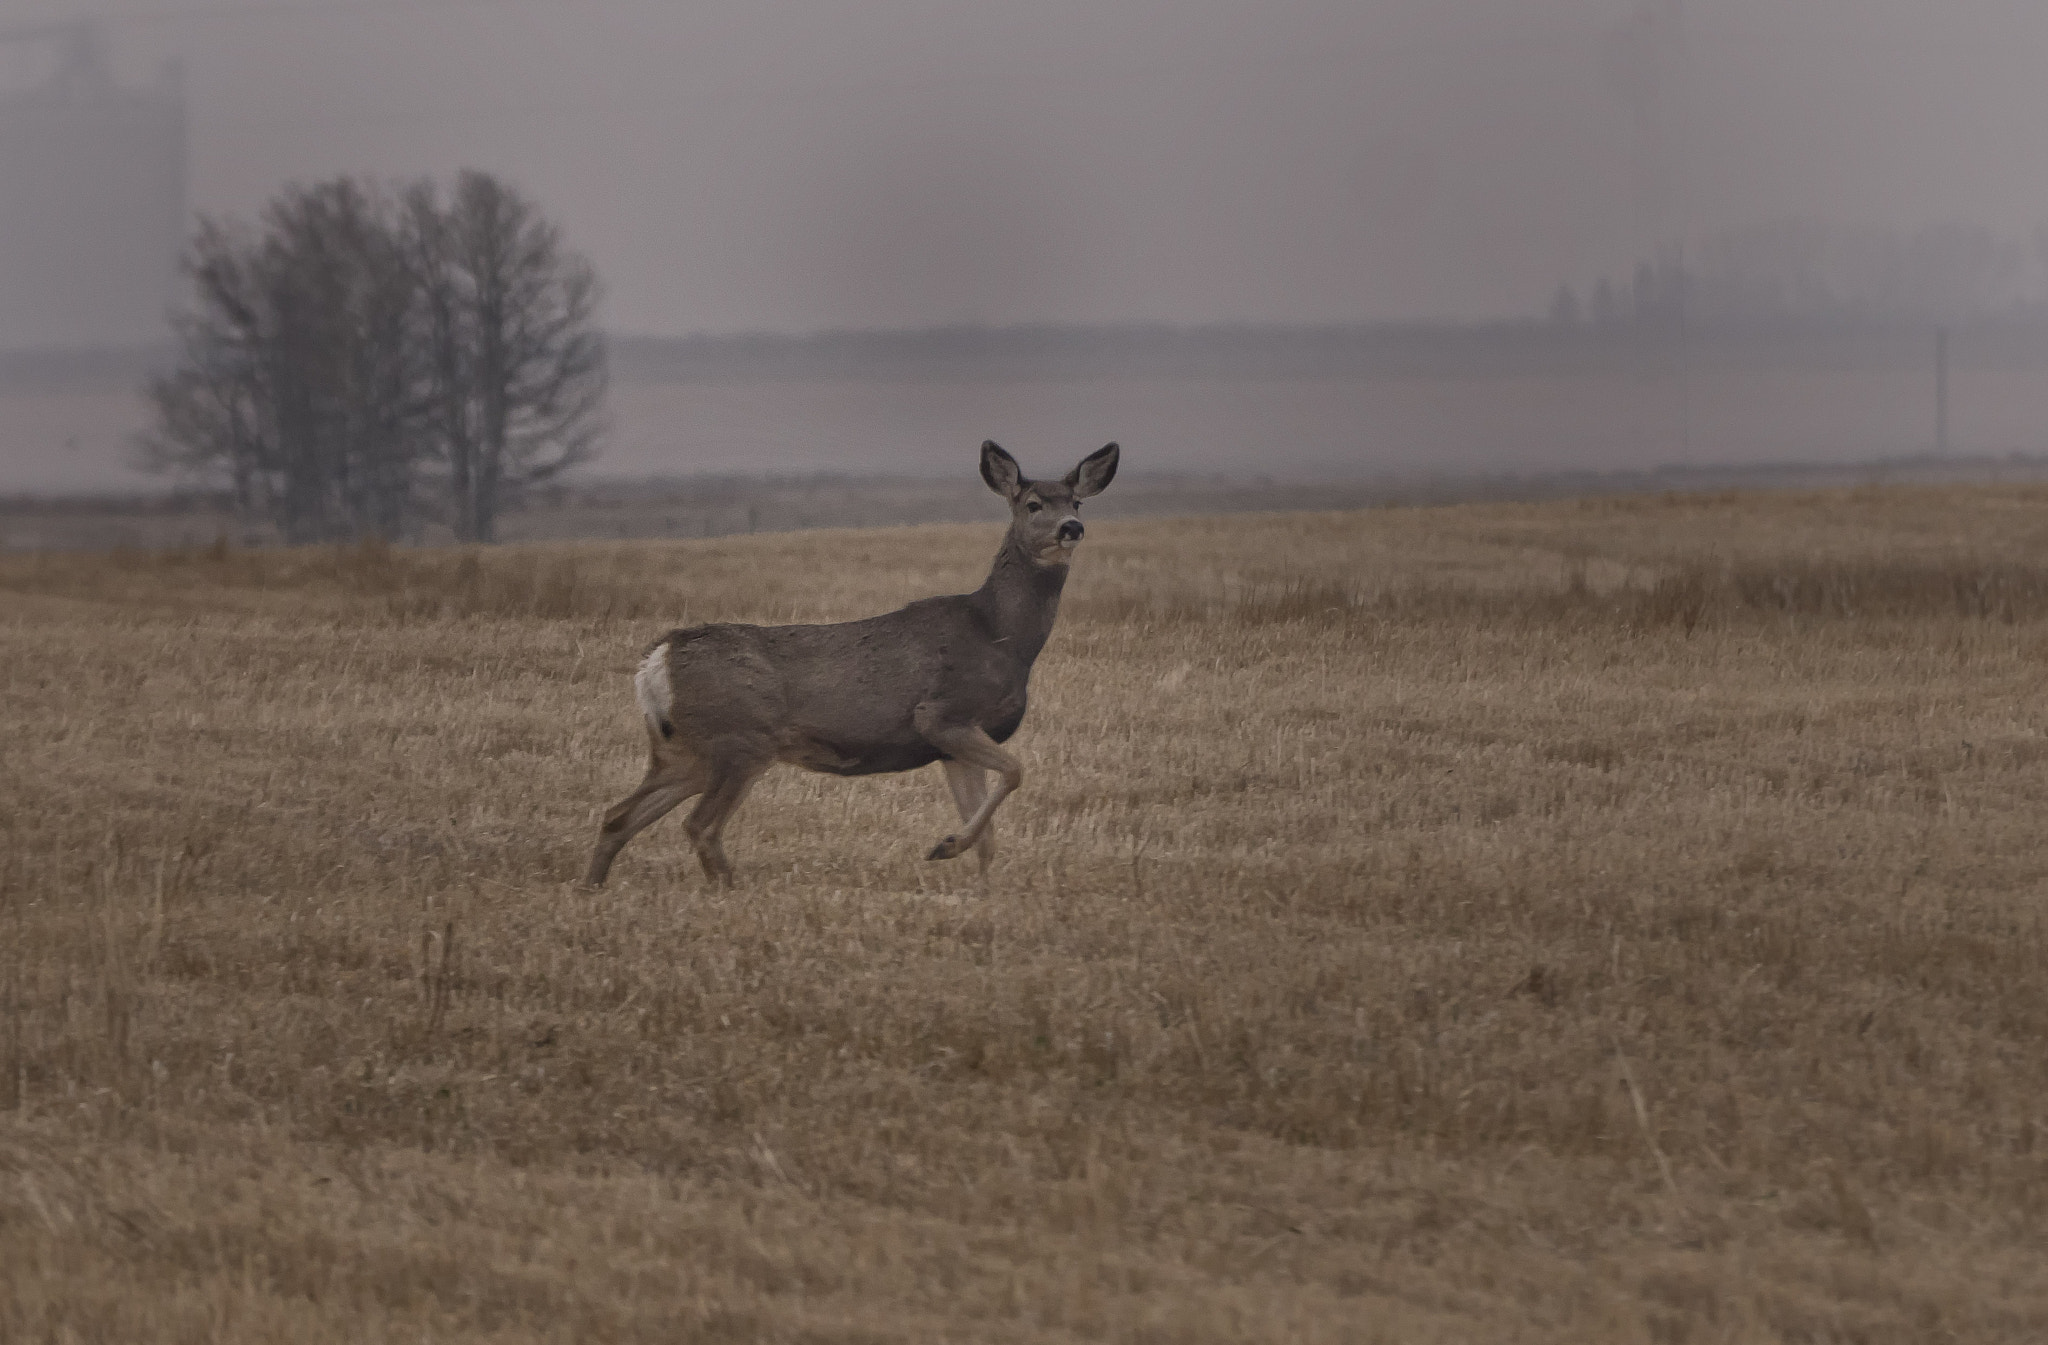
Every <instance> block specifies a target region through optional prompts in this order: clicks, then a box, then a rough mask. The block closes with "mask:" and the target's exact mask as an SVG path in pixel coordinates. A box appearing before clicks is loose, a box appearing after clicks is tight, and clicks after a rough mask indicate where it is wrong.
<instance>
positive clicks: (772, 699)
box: [585, 441, 1117, 887]
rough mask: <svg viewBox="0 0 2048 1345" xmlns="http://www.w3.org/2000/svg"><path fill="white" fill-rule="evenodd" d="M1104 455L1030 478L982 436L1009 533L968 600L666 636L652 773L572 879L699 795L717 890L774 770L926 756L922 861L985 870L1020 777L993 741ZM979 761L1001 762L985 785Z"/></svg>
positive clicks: (1048, 610) (852, 770) (864, 767)
mask: <svg viewBox="0 0 2048 1345" xmlns="http://www.w3.org/2000/svg"><path fill="white" fill-rule="evenodd" d="M1116 464H1117V446H1116V445H1115V444H1110V445H1108V446H1106V447H1104V448H1102V449H1099V450H1097V451H1096V452H1094V453H1091V454H1089V455H1088V456H1087V457H1085V458H1083V459H1082V460H1081V463H1080V465H1079V466H1077V467H1075V468H1074V470H1073V471H1071V472H1068V473H1067V474H1066V475H1065V476H1064V477H1062V478H1061V479H1059V480H1058V481H1028V480H1026V479H1025V478H1024V474H1023V473H1022V472H1021V471H1019V470H1018V467H1017V460H1016V459H1015V458H1012V457H1011V456H1010V455H1009V454H1008V453H1005V452H1004V451H1003V450H1002V449H1001V448H999V447H997V446H996V444H995V443H994V442H993V441H991V442H989V443H985V444H983V445H982V446H981V479H982V480H984V481H986V482H987V483H988V485H989V489H991V490H993V491H995V492H996V493H997V494H999V495H1001V496H1002V497H1003V498H1004V499H1005V500H1007V501H1009V505H1010V530H1009V532H1008V533H1007V534H1006V535H1005V536H1004V538H1003V545H1002V547H1001V549H1000V550H998V551H997V552H996V559H995V564H994V565H992V566H991V567H990V568H989V573H988V578H987V579H986V580H985V581H984V582H983V583H982V586H981V587H980V588H978V589H976V590H975V591H974V592H972V593H962V594H958V595H955V596H951V597H944V598H923V599H920V600H918V601H917V602H914V603H911V604H910V605H909V606H908V607H904V608H900V609H899V610H897V611H894V612H890V613H888V614H887V615H885V616H874V617H869V618H867V619H866V620H864V621H845V622H840V623H838V624H836V625H830V626H742V625H731V624H719V625H711V626H692V627H690V628H689V629H687V630H673V631H670V632H669V633H668V634H667V635H664V636H663V637H662V638H661V639H660V640H659V641H657V642H656V643H655V645H654V647H653V648H652V649H651V650H649V651H648V654H647V658H646V661H645V662H643V663H642V664H641V665H640V671H639V673H638V674H636V675H635V677H634V678H633V687H634V690H635V692H636V693H637V695H638V698H639V701H640V710H641V713H642V714H643V715H644V716H645V717H646V721H647V739H648V744H649V747H650V749H651V750H650V760H649V762H648V766H647V777H646V779H644V780H642V781H641V782H640V787H639V788H638V789H636V790H634V791H633V792H632V793H631V794H628V795H627V796H626V797H625V798H623V799H621V800H620V801H619V802H618V803H617V804H615V805H613V807H612V808H611V810H610V811H609V812H607V813H606V814H605V815H604V824H603V826H602V827H601V828H600V829H599V831H598V837H597V850H596V853H594V854H592V855H591V857H590V872H589V874H588V876H587V877H586V879H585V881H586V882H587V883H589V884H590V885H591V886H593V887H594V886H598V885H600V884H602V883H603V882H604V879H605V874H606V873H607V872H609V871H610V869H611V866H612V860H613V859H614V858H616V857H617V855H618V853H619V851H620V850H621V849H622V848H623V847H624V846H625V844H626V842H627V841H630V840H631V839H633V837H634V836H635V835H636V834H638V833H639V832H640V831H641V830H642V829H644V828H645V827H647V826H648V825H649V824H651V823H653V822H656V821H658V820H659V819H661V818H662V817H664V816H666V815H667V814H668V812H669V811H670V810H671V809H673V808H675V807H676V806H677V805H678V804H680V803H683V802H684V801H685V800H688V799H692V798H698V803H697V806H696V807H695V808H694V809H692V810H691V811H690V816H689V819H688V821H687V822H685V824H684V825H685V827H686V828H687V829H688V831H689V833H690V844H691V845H692V846H694V847H695V848H696V851H697V860H698V862H699V863H701V864H702V865H703V866H704V873H705V876H706V877H708V878H710V879H711V880H712V881H714V882H719V883H724V884H727V885H730V884H731V882H732V865H731V864H729V863H728V862H727V861H726V858H725V849H724V847H723V846H722V845H721V844H720V842H719V836H720V834H721V833H722V832H723V831H724V829H725V824H726V822H727V821H728V820H729V819H730V818H731V817H732V815H733V812H734V810H735V809H737V808H738V807H739V806H740V803H741V801H742V800H744V799H745V798H746V796H747V791H748V790H749V789H751V788H752V787H753V784H754V782H755V781H756V780H758V779H759V778H760V777H761V775H762V774H763V773H764V772H766V771H767V769H768V768H769V767H770V766H773V765H774V764H775V763H777V762H787V763H788V764H790V765H792V766H801V767H803V768H804V769H805V770H812V771H824V772H827V773H829V774H833V775H874V774H878V773H880V772H883V771H910V770H916V769H917V768H918V767H920V766H926V765H929V764H931V763H932V762H934V761H937V762H942V763H944V765H945V768H946V784H947V786H948V788H949V789H950V791H951V792H952V795H953V804H954V806H955V807H956V808H957V809H958V810H959V812H960V820H961V823H962V825H961V828H960V830H959V831H957V832H955V833H954V834H952V835H950V836H948V837H946V838H945V839H944V840H942V841H940V842H939V843H938V845H937V846H935V847H934V848H933V849H932V852H931V854H929V855H927V856H926V858H928V859H952V858H953V857H954V856H956V855H961V854H965V853H966V852H967V851H968V850H969V849H970V848H971V849H973V850H975V851H976V853H977V855H978V856H979V860H980V871H981V874H982V877H983V878H984V879H986V877H987V874H988V865H989V861H990V860H991V859H992V858H993V857H994V854H995V838H994V836H993V835H992V834H991V832H990V828H989V821H990V819H991V818H992V817H993V816H994V815H995V811H996V808H997V806H998V805H999V804H1001V803H1002V801H1003V800H1004V799H1005V798H1008V797H1009V796H1010V795H1011V794H1012V793H1014V792H1015V791H1016V789H1017V786H1018V785H1019V784H1021V783H1022V782H1023V779H1024V768H1023V766H1022V765H1020V764H1019V763H1018V761H1017V758H1016V757H1014V756H1012V755H1011V754H1010V753H1009V752H1006V751H1004V750H1003V748H1002V746H1001V744H1002V743H1003V742H1005V741H1006V740H1007V739H1008V738H1009V736H1010V735H1011V734H1013V733H1015V732H1016V731H1017V725H1018V724H1019V723H1020V722H1022V720H1023V718H1024V702H1025V692H1026V690H1027V688H1028V685H1029V683H1030V681H1031V665H1032V663H1033V661H1035V660H1036V659H1037V658H1038V652H1039V651H1040V650H1041V649H1043V648H1045V642H1046V639H1047V638H1048V637H1049V636H1051V634H1052V624H1053V619H1054V617H1056V616H1057V615H1058V614H1059V607H1060V590H1061V588H1062V587H1063V586H1065V584H1066V582H1067V564H1068V562H1069V561H1070V560H1071V559H1072V557H1073V554H1074V548H1075V546H1076V545H1078V544H1079V543H1080V541H1081V533H1082V528H1081V520H1080V519H1079V518H1078V517H1077V516H1076V514H1075V510H1076V509H1078V508H1079V507H1080V502H1081V501H1082V500H1084V499H1086V498H1088V497H1089V496H1090V495H1094V494H1095V493H1097V492H1098V491H1100V490H1101V489H1102V488H1103V487H1104V486H1107V485H1108V484H1109V482H1110V478H1112V477H1114V476H1115V475H1116ZM985 771H994V772H995V773H996V784H995V788H994V789H992V790H991V789H989V788H988V787H987V786H988V781H987V777H986V776H985V775H984V774H983V772H985ZM700 795H701V796H702V797H701V798H699V796H700Z"/></svg>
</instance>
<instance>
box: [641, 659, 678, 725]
mask: <svg viewBox="0 0 2048 1345" xmlns="http://www.w3.org/2000/svg"><path fill="white" fill-rule="evenodd" d="M633 694H634V695H635V696H637V697H638V698H639V700H640V713H642V714H644V715H646V716H647V726H648V727H649V728H651V729H653V730H654V731H655V732H656V733H660V732H661V726H662V724H663V722H664V721H667V720H668V718H669V711H670V710H671V709H673V708H674V706H675V701H676V693H675V688H674V687H673V686H672V685H671V684H670V683H669V680H668V641H666V640H663V641H662V642H661V643H660V644H658V645H656V646H654V648H652V649H650V650H648V651H647V657H646V658H644V659H642V660H641V661H640V671H639V672H636V673H634V674H633Z"/></svg>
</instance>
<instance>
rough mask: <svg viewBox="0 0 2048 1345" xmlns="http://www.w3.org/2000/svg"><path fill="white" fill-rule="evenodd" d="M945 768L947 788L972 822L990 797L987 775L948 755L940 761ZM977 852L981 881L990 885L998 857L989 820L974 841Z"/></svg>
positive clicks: (954, 804) (962, 817)
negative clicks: (992, 863) (992, 865)
mask: <svg viewBox="0 0 2048 1345" xmlns="http://www.w3.org/2000/svg"><path fill="white" fill-rule="evenodd" d="M940 764H941V765H943V766H944V767H945V768H946V788H947V789H948V790H949V791H950V792H951V793H952V795H953V806H954V807H955V808H957V809H959V810H960V820H961V821H962V822H972V821H973V820H974V815H975V814H976V813H977V812H979V811H981V805H982V801H983V800H984V799H986V798H987V797H988V774H987V772H985V771H983V770H982V769H981V767H979V766H970V765H968V764H967V763H966V762H964V761H955V760H953V759H952V758H951V757H948V758H947V759H946V760H945V761H943V762H941V763H940ZM974 855H975V858H976V859H977V860H979V861H980V865H981V868H980V877H981V884H982V887H983V888H984V889H986V888H987V886H988V866H989V863H990V861H992V860H994V859H995V857H996V827H995V823H994V822H990V823H989V824H988V825H987V826H985V827H983V828H982V831H981V839H980V840H978V841H976V842H975V843H974Z"/></svg>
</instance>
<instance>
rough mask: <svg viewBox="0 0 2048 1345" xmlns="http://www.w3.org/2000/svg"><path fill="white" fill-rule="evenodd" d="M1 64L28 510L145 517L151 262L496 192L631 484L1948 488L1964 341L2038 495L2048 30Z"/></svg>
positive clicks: (546, 10) (1631, 4)
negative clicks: (1838, 473) (526, 216)
mask: <svg viewBox="0 0 2048 1345" xmlns="http://www.w3.org/2000/svg"><path fill="white" fill-rule="evenodd" d="M80 19H90V20H92V21H93V23H92V27H91V29H90V30H89V31H90V33H91V34H92V36H91V38H90V39H89V40H90V42H91V44H92V50H91V51H90V52H89V53H86V54H84V55H81V54H80V51H79V49H77V47H76V45H75V40H74V39H75V33H76V32H77V31H78V30H48V31H33V30H36V29H37V28H38V26H39V25H47V24H51V23H58V24H61V23H66V22H69V21H74V20H80ZM51 31H55V32H56V33H57V36H55V37H54V38H53V37H52V36H51V35H50V33H51ZM0 38H10V39H11V40H0V493H22V492H37V491H40V492H54V491H78V490H89V489H124V488H126V489H133V488H136V487H138V486H146V485H149V484H151V483H150V481H149V479H148V478H143V477H140V476H137V475H135V474H134V473H133V472H132V471H130V470H129V468H128V467H127V465H126V464H127V462H128V460H129V458H130V455H131V450H130V447H129V445H130V443H131V441H132V437H133V435H134V433H135V432H136V431H137V430H138V429H139V428H140V427H141V425H142V423H143V418H144V409H143V407H142V405H141V402H140V400H139V398H138V397H137V396H136V395H135V389H136V387H137V385H138V384H139V382H140V379H141V376H142V373H143V372H146V370H147V368H148V367H149V362H150V360H151V358H152V354H151V351H152V349H153V348H154V346H155V343H157V342H159V341H160V340H161V339H162V334H163V333H162V327H161V320H160V314H161V313H162V311H163V308H164V305H165V304H166V303H167V302H168V301H169V300H170V298H171V297H172V295H173V293H174V289H173V279H172V276H171V272H170V269H169V265H170V255H171V254H172V253H173V252H174V251H175V248H176V246H177V244H178V242H179V240H180V238H181V237H182V234H183V233H184V232H185V230H184V229H181V228H176V227H173V226H171V225H168V224H166V223H165V219H166V217H168V218H169V219H171V220H177V221H184V222H185V223H186V225H187V226H189V220H190V217H191V214H192V212H205V213H207V214H213V215H223V214H225V215H235V216H242V217H248V216H252V215H254V214H255V213H256V212H257V211H258V210H259V209H260V207H261V205H262V203H263V202H264V201H265V200H266V199H267V198H268V197H269V196H270V195H272V194H273V193H274V192H276V191H277V190H278V189H279V188H280V187H281V186H283V185H284V184H286V183H289V182H309V181H313V180H316V179H320V178H324V177H328V176H332V175H335V174H341V173H350V174H361V175H367V176H372V177H378V178H397V177H402V176H415V175H441V176H445V175H447V174H449V173H451V172H452V171H454V170H455V169H457V168H460V167H475V168H479V169H482V170H485V171H487V172H491V173H494V174H497V175H499V176H502V177H503V178H505V179H507V180H508V181H511V182H513V183H516V184H518V185H519V186H520V187H521V188H522V189H523V190H525V191H526V192H527V193H528V194H530V195H531V196H532V197H533V198H534V199H535V200H536V201H538V202H539V203H540V204H541V205H542V207H543V208H544V209H546V210H547V212H548V213H549V214H550V216H551V217H552V218H554V219H555V220H557V221H559V222H560V223H561V225H562V226H563V228H564V231H565V234H566V237H567V240H568V241H569V243H570V244H571V245H572V246H574V247H575V248H577V249H578V250H580V251H581V252H583V253H584V254H586V255H587V256H588V257H589V258H590V259H591V260H592V262H593V263H594V264H595V266H596V268H597V271H598V273H599V275H600V276H601V277H602V278H603V280H604V282H605V286H606V292H607V298H606V301H605V305H604V309H603V320H604V322H605V324H606V326H607V327H608V328H609V329H610V330H611V331H612V332H613V333H614V334H615V335H616V336H617V337H618V338H619V340H618V341H617V343H616V345H615V375H616V377H615V388H614V393H613V398H612V415H613V421H614V434H613V436H612V442H611V445H610V448H609V451H608V452H607V454H606V456H605V457H604V458H603V459H602V460H601V461H600V462H599V463H597V464H595V465H594V466H593V467H591V468H589V469H586V470H587V471H589V472H595V473H599V474H610V475H614V476H632V475H653V474H683V473H701V472H727V473H730V472H806V471H821V470H832V471H848V472H897V473H911V474H922V473H945V472H962V473H964V472H965V471H966V470H967V468H966V465H965V464H967V463H969V462H970V461H971V457H972V452H973V448H974V445H976V444H977V443H978V442H979V441H980V440H981V439H982V438H984V437H988V436H993V437H995V438H998V439H1001V440H1003V441H1004V442H1005V443H1006V444H1008V445H1009V446H1011V447H1012V448H1013V449H1015V450H1016V451H1017V452H1018V453H1019V455H1020V457H1022V458H1023V460H1024V461H1025V463H1026V466H1027V469H1028V468H1030V467H1032V466H1033V465H1034V464H1035V463H1036V462H1037V461H1039V460H1045V461H1054V460H1057V461H1061V462H1065V461H1070V460H1071V459H1072V458H1073V457H1074V456H1075V455H1076V454H1078V453H1079V452H1081V451H1085V450H1086V449H1088V448H1092V447H1094V446H1096V445H1098V444H1100V443H1101V442H1103V441H1105V440H1107V439H1110V438H1117V439H1120V440H1122V442H1123V443H1124V444H1125V446H1126V449H1127V457H1128V461H1129V462H1130V465H1131V466H1132V467H1134V468H1139V469H1141V470H1144V469H1148V468H1149V469H1152V470H1163V471H1183V472H1202V473H1226V474H1237V475H1244V476H1253V475H1267V476H1275V477H1279V478H1282V479H1289V480H1300V481H1307V480H1358V479H1365V478H1372V477H1378V476H1388V475H1397V476H1398V475H1404V474H1405V475H1416V474H1427V473H1449V474H1457V473H1501V472H1531V473H1534V472H1543V471H1555V470H1563V469H1581V470H1585V469H1590V470H1647V469H1651V468H1655V467H1659V466H1666V465H1671V464H1713V463H1764V462H1787V461H1800V462H1854V461H1874V460H1880V459H1887V458H1899V457H1906V456H1911V455H1914V454H1925V453H1930V452H1933V451H1934V450H1935V449H1936V448H1937V447H1938V446H1939V445H1938V442H1937V428H1936V419H1935V418H1936V406H1935V371H1934V361H1935V354H1934V352H1935V349H1936V340H1937V332H1938V331H1939V330H1940V329H1943V328H1947V329H1949V330H1950V331H1951V338H1952V341H1951V347H1950V358H1951V360H1952V363H1953V369H1952V372H1951V377H1950V387H1949V390H1948V395H1949V402H1950V423H1949V427H1948V443H1947V445H1946V447H1947V449H1948V450H1949V451H1950V452H1951V453H1954V454H1956V455H1978V456H1984V455H2012V454H2021V455H2034V454H2041V453H2044V452H2048V393H2044V392H2043V391H2042V390H2041V389H2042V385H2043V384H2044V383H2048V379H2044V378H2043V377H2042V375H2043V374H2044V373H2048V338H2044V337H2043V336H2042V335H2041V333H2042V332H2043V331H2044V330H2048V317H2044V313H2048V228H2044V225H2048V137H2044V136H2042V135H2041V128H2042V127H2043V126H2048V81H2044V80H2042V79H2040V77H2039V60H2040V56H2041V54H2042V53H2043V52H2048V7H2043V6H2039V5H2036V4H2027V3H2021V2H2020V0H1952V2H1951V3H1948V4H1944V5H1942V6H1938V7H1936V6H1928V5H1925V4H1922V3H1912V2H1911V0H1769V2H1768V3H1767V2H1766V0H1711V2H1710V0H1690V2H1689V3H1684V4H1680V3H1679V0H1650V2H1649V3H1642V2H1640V0H1549V2H1548V3H1546V4H1544V5H1541V6H1532V5H1529V4H1527V3H1525V2H1516V0H1379V2H1377V3H1372V2H1368V0H1350V2H1349V3H1337V2H1334V0H1333V2H1330V3H1323V2H1321V0H1279V2H1277V3H1276V2H1271V0H1269V2H1268V3H1260V4H1252V3H1214V2H1208V3H1205V2H1203V0H1191V2H1190V0H1182V2H1178V3H1172V4H1168V3H1146V2H1143V0H1120V2H1119V3H1113V4H1101V3H1094V4H1085V5H1084V4H1079V3H1065V2H1063V0H1053V2H1051V3H1041V4H1036V5H1031V6H1001V7H998V6H989V5H982V4H966V3H933V2H930V0H925V2H913V0H880V2H879V3H877V2H875V0H867V2H865V3H860V4H853V3H818V4H791V5H785V6H776V7H772V8H771V7H764V6H759V5H753V4H742V3H702V4H692V5H689V6H677V5H672V4H668V3H659V2H657V0H573V2H572V0H296V2H294V0H150V2H147V3H145V2H144V0H15V2H14V3H10V4H8V5H7V6H5V8H4V9H0ZM67 44H71V45H67ZM67 128H68V129H67ZM67 136H75V137H76V140H75V143H76V145H77V146H78V147H79V148H78V150H77V152H76V153H72V154H65V153H58V152H54V151H52V150H51V148H50V147H51V146H52V145H58V146H63V145H68V144H72V143H74V142H73V141H72V140H67V139H66V137H67ZM115 142H118V143H119V144H120V146H121V147H122V148H121V150H120V152H119V153H118V154H113V153H108V152H104V147H105V146H107V145H109V144H113V143H115ZM90 146H99V147H101V149H100V150H98V151H90V152H89V147H90ZM96 155H97V157H96ZM67 203H68V204H67ZM59 206H62V207H63V209H62V210H59V209H58V207H59ZM66 212H68V213H66ZM67 221H68V222H67Z"/></svg>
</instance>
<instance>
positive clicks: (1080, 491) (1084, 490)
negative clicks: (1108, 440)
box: [1067, 444, 1117, 500]
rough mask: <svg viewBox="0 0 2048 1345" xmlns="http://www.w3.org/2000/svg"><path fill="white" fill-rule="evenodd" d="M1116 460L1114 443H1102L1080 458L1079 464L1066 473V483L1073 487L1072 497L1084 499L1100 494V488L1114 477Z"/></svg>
mask: <svg viewBox="0 0 2048 1345" xmlns="http://www.w3.org/2000/svg"><path fill="white" fill-rule="evenodd" d="M1116 460H1117V448H1116V445H1115V444H1104V445H1103V446H1102V447H1101V448H1098V449H1096V450H1095V451H1094V452H1093V453H1090V454H1089V455H1088V456H1087V457H1085V458H1083V459H1081V465H1080V466H1079V467H1076V468H1075V469H1074V470H1073V471H1071V472H1068V473H1067V485H1068V486H1070V487H1071V488H1072V489H1073V492H1074V498H1075V499H1077V500H1085V499H1087V498H1088V497H1089V496H1090V495H1100V494H1101V493H1102V488H1103V487H1104V486H1107V485H1108V484H1109V483H1110V482H1111V481H1114V480H1115V479H1116Z"/></svg>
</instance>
